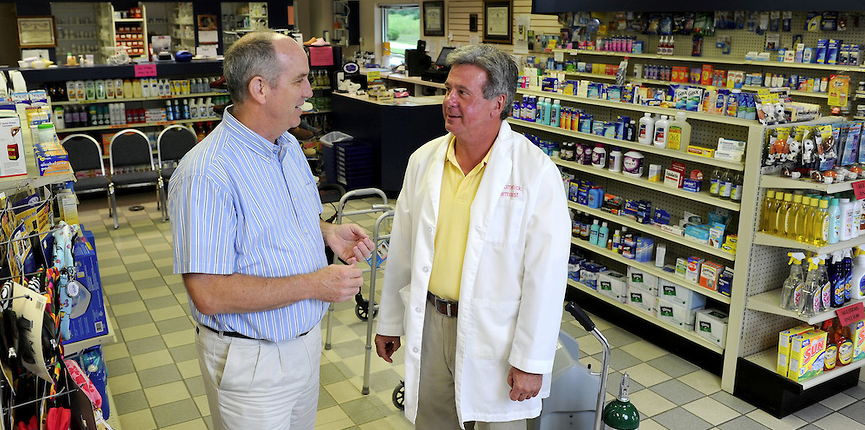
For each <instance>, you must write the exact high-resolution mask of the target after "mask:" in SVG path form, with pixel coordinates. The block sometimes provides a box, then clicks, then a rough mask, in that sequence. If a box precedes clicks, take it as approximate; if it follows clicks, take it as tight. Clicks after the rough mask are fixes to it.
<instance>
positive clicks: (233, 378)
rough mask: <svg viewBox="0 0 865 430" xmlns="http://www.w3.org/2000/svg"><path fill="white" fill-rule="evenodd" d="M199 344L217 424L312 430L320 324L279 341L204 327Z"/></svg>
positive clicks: (236, 428)
mask: <svg viewBox="0 0 865 430" xmlns="http://www.w3.org/2000/svg"><path fill="white" fill-rule="evenodd" d="M197 332H198V334H197V335H196V345H197V346H198V361H199V364H200V366H201V375H202V378H203V380H204V388H205V391H206V392H207V403H208V405H209V406H210V414H211V418H212V419H213V427H214V429H216V430H243V429H268V430H277V429H282V430H288V429H292V430H307V429H308V430H312V429H313V428H314V427H315V413H316V410H317V409H318V390H319V385H318V380H319V365H320V362H321V329H320V327H319V326H318V325H316V327H315V328H313V329H312V330H310V332H309V333H308V334H306V335H305V336H303V337H300V338H297V339H292V340H288V341H285V342H280V343H274V342H267V341H259V340H251V339H240V338H234V337H229V336H220V335H219V334H217V333H214V332H213V331H211V330H209V329H207V328H205V327H200V328H199V329H198V330H197Z"/></svg>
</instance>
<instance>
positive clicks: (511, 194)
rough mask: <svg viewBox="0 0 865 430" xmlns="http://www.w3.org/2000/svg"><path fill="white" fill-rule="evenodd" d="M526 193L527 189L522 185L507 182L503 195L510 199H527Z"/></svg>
mask: <svg viewBox="0 0 865 430" xmlns="http://www.w3.org/2000/svg"><path fill="white" fill-rule="evenodd" d="M525 193H526V191H525V190H524V189H523V187H522V185H516V184H506V185H505V189H504V190H503V191H502V194H501V197H503V198H504V199H506V200H510V201H525V200H526V194H525Z"/></svg>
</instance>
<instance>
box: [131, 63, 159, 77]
mask: <svg viewBox="0 0 865 430" xmlns="http://www.w3.org/2000/svg"><path fill="white" fill-rule="evenodd" d="M148 76H156V64H136V65H135V77H136V78H145V77H148Z"/></svg>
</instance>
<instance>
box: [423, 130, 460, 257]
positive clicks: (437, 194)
mask: <svg viewBox="0 0 865 430" xmlns="http://www.w3.org/2000/svg"><path fill="white" fill-rule="evenodd" d="M452 138H453V135H452V134H450V133H448V134H447V135H445V136H444V137H443V138H441V139H439V145H438V147H437V148H436V150H435V151H434V152H433V155H432V158H433V159H432V160H430V163H429V166H430V168H429V169H428V170H427V174H426V177H427V188H428V189H429V196H430V198H429V204H430V208H429V210H427V211H424V213H427V214H429V216H431V217H432V219H431V220H430V225H434V226H435V225H438V216H439V203H440V202H441V194H442V175H443V173H444V163H445V157H446V156H447V152H448V144H449V143H450V141H451V139H452ZM430 249H433V252H435V244H432V246H430Z"/></svg>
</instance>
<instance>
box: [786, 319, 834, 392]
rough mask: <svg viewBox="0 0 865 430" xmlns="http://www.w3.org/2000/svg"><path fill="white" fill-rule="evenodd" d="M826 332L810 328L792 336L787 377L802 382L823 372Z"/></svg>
mask: <svg viewBox="0 0 865 430" xmlns="http://www.w3.org/2000/svg"><path fill="white" fill-rule="evenodd" d="M824 352H826V332H825V331H822V330H812V331H809V332H807V333H803V334H800V335H797V336H794V337H793V340H792V341H791V345H790V368H789V370H788V371H787V378H789V379H792V380H794V381H796V382H802V381H804V380H806V379H809V378H813V377H815V376H817V375H819V374H821V373H823V360H824V359H825V354H824Z"/></svg>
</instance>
